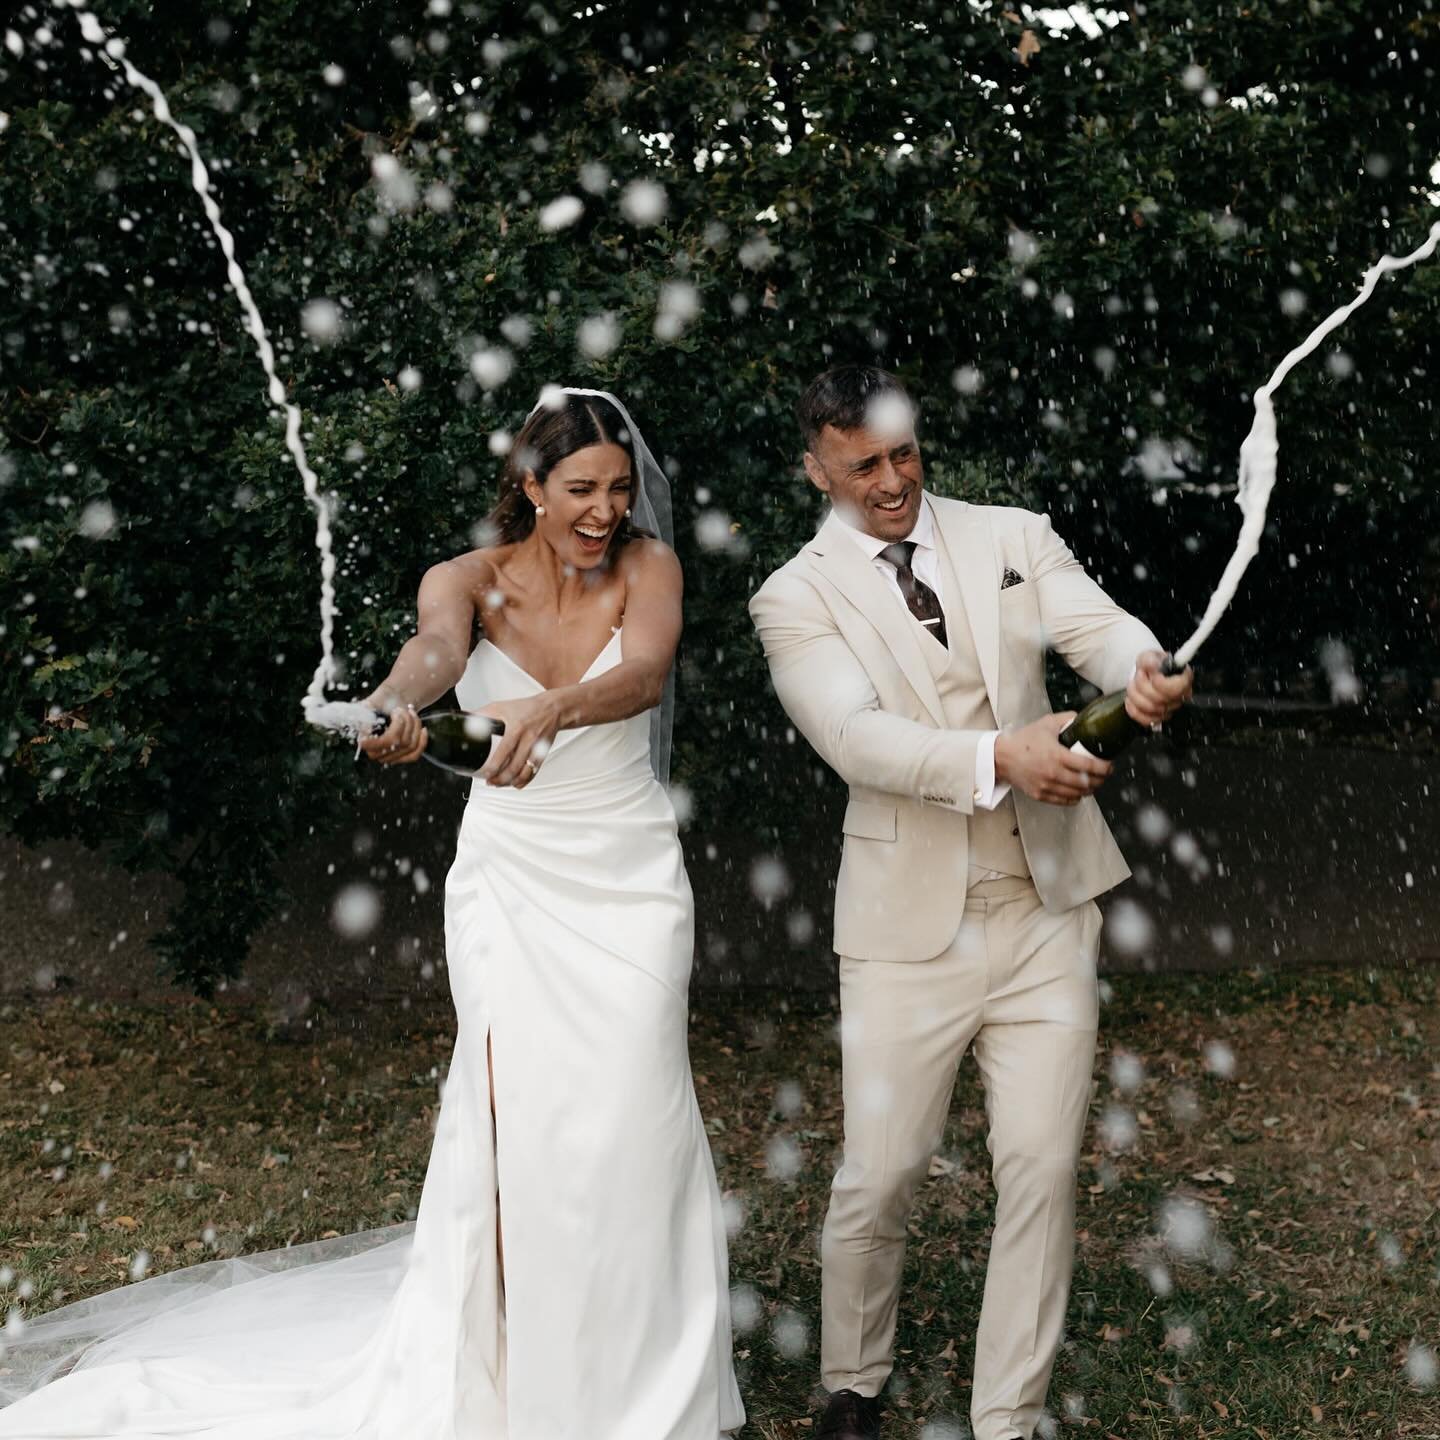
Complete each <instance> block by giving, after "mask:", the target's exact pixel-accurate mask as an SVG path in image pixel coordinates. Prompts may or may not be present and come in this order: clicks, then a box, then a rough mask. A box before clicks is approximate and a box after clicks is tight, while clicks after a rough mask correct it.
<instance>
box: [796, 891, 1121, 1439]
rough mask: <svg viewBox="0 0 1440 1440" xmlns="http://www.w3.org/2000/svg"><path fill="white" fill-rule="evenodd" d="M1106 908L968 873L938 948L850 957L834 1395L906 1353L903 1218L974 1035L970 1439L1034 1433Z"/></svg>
mask: <svg viewBox="0 0 1440 1440" xmlns="http://www.w3.org/2000/svg"><path fill="white" fill-rule="evenodd" d="M1099 938H1100V911H1099V909H1098V907H1097V906H1096V905H1094V904H1093V903H1088V902H1087V903H1086V904H1084V905H1080V906H1077V907H1076V908H1075V909H1073V910H1069V911H1066V912H1064V913H1063V914H1059V915H1053V914H1051V913H1049V912H1048V911H1047V910H1045V909H1044V907H1043V906H1042V905H1041V904H1040V901H1039V898H1038V896H1037V895H1036V894H1035V889H1034V887H1033V886H1032V885H1031V884H1030V882H1029V881H1028V880H1009V879H1001V880H991V881H987V882H984V883H982V884H979V885H976V886H973V887H972V888H971V890H970V892H969V894H968V896H967V898H966V904H965V913H964V918H963V920H962V922H961V925H960V931H959V934H958V935H957V936H956V938H955V940H954V943H953V944H951V946H950V948H949V949H948V950H946V951H944V952H943V953H942V954H940V955H938V956H936V957H935V958H934V959H933V960H921V961H906V962H886V961H878V960H853V959H847V958H844V957H842V958H841V961H840V1008H841V1021H840V1035H841V1056H842V1063H843V1066H844V1098H845V1153H844V1162H843V1163H842V1165H841V1167H840V1170H839V1172H838V1173H837V1174H836V1176H835V1181H834V1185H833V1187H832V1190H831V1196H830V1209H829V1213H828V1214H827V1215H826V1217H825V1229H824V1233H823V1236H822V1239H821V1259H822V1265H823V1271H822V1300H821V1312H822V1313H821V1341H820V1350H821V1356H820V1359H821V1369H822V1376H823V1379H824V1383H825V1386H826V1388H827V1389H828V1390H832V1391H833V1390H840V1389H844V1388H849V1389H852V1390H856V1391H858V1392H859V1393H860V1394H862V1395H876V1394H878V1393H879V1392H880V1390H881V1388H882V1387H883V1386H884V1384H885V1381H886V1379H887V1378H888V1376H889V1374H890V1371H891V1368H892V1364H893V1356H894V1343H895V1320H896V1314H897V1312H898V1308H899V1300H900V1273H901V1269H902V1267H903V1264H904V1259H905V1226H906V1220H907V1218H908V1217H909V1214H910V1210H911V1205H912V1202H913V1200H914V1197H915V1192H916V1189H917V1188H918V1187H919V1185H920V1183H921V1181H922V1180H923V1179H924V1178H925V1176H926V1174H927V1173H928V1170H929V1164H930V1157H931V1155H932V1154H933V1153H934V1150H935V1148H936V1146H937V1145H938V1144H939V1142H940V1139H941V1134H942V1131H943V1128H944V1124H945V1118H946V1115H947V1113H948V1112H949V1109H950V1101H951V1097H952V1095H953V1093H954V1089H955V1074H956V1069H957V1067H958V1065H959V1063H960V1059H961V1057H962V1056H963V1055H964V1053H965V1051H966V1049H967V1047H969V1046H970V1045H972V1044H973V1045H974V1048H975V1059H976V1063H977V1064H978V1065H979V1067H980V1074H981V1078H982V1080H983V1082H984V1086H985V1108H986V1114H987V1117H988V1121H989V1128H988V1133H987V1136H986V1143H987V1145H988V1147H989V1150H990V1159H991V1174H992V1176H993V1178H994V1183H995V1189H996V1211H995V1231H994V1236H993V1239H992V1241H991V1247H990V1263H989V1267H988V1269H987V1272H986V1276H985V1299H984V1303H983V1304H982V1306H981V1310H980V1323H979V1328H978V1330H977V1333H976V1344H975V1383H974V1390H973V1392H972V1403H971V1423H972V1425H973V1427H974V1431H975V1440H1014V1437H1023V1440H1028V1437H1029V1436H1030V1435H1031V1433H1032V1432H1033V1430H1034V1427H1035V1424H1036V1421H1037V1420H1038V1418H1039V1416H1040V1412H1041V1410H1042V1408H1043V1406H1044V1403H1045V1392H1046V1389H1047V1387H1048V1385H1049V1383H1050V1371H1051V1367H1052V1366H1053V1365H1054V1362H1055V1352H1056V1350H1057V1349H1058V1348H1059V1345H1060V1339H1061V1332H1062V1329H1063V1326H1064V1320H1065V1305H1066V1300H1067V1297H1068V1293H1069V1288H1070V1273H1071V1268H1072V1265H1073V1262H1074V1250H1075V1180H1076V1164H1077V1161H1078V1159H1079V1153H1080V1143H1081V1139H1082V1136H1083V1133H1084V1129H1085V1116H1086V1111H1087V1109H1088V1104H1089V1094H1090V1075H1091V1069H1092V1067H1093V1064H1094V1055H1095V1033H1096V1026H1097V1021H1098V1008H1099V1007H1098V996H1097V989H1096V982H1095V959H1096V951H1097V948H1098V944H1099Z"/></svg>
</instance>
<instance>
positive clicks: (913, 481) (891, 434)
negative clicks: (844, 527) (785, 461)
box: [805, 423, 925, 544]
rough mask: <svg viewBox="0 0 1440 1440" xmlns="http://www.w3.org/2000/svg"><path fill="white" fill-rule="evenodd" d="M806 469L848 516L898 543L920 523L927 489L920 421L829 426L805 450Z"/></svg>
mask: <svg viewBox="0 0 1440 1440" xmlns="http://www.w3.org/2000/svg"><path fill="white" fill-rule="evenodd" d="M805 473H806V474H807V475H808V476H809V477H810V480H811V483H812V484H814V485H815V486H816V488H817V489H820V490H823V491H824V492H825V493H826V494H827V495H828V496H829V497H830V501H831V503H832V504H833V505H834V506H835V508H836V509H837V510H839V511H840V512H841V515H842V517H843V518H844V519H846V520H848V521H849V522H850V524H852V525H854V526H856V527H857V528H858V529H861V530H864V531H865V532H866V533H867V534H869V535H873V536H874V537H875V538H876V539H877V540H884V541H885V542H886V543H887V544H893V543H894V542H895V541H897V540H903V539H904V538H905V537H906V536H907V535H908V534H909V533H910V532H911V531H912V530H913V529H914V528H915V521H916V519H917V518H918V516H919V514H920V497H921V495H922V494H923V493H924V489H925V472H924V467H923V466H922V465H921V463H920V446H919V444H918V443H917V441H916V439H915V429H914V425H913V423H912V424H908V425H904V426H895V425H888V424H887V425H886V426H885V427H884V428H883V429H874V430H872V429H870V428H868V427H867V426H861V427H859V428H858V429H855V430H837V429H836V428H835V426H833V425H826V426H825V427H824V428H823V429H822V430H821V431H820V433H819V434H818V435H817V436H816V437H815V439H814V440H813V441H812V442H811V446H810V448H809V449H808V450H807V451H806V452H805Z"/></svg>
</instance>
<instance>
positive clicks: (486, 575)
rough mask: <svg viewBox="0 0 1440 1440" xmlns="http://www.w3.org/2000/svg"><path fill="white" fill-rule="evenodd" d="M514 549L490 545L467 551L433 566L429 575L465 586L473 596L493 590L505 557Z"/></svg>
mask: <svg viewBox="0 0 1440 1440" xmlns="http://www.w3.org/2000/svg"><path fill="white" fill-rule="evenodd" d="M514 548H515V547H514V546H513V545H490V546H486V547H485V548H484V549H481V550H467V551H466V552H465V553H464V554H463V555H456V556H453V557H452V558H451V559H449V560H442V561H440V562H439V564H437V565H432V566H431V567H430V570H429V572H428V574H429V575H435V576H437V577H443V579H444V581H445V582H446V583H448V584H450V585H456V586H464V588H465V589H467V590H469V591H470V592H471V593H472V594H474V593H477V592H480V591H485V590H491V589H493V588H494V587H495V585H496V584H497V582H498V581H499V579H500V572H501V570H502V569H503V568H504V564H505V557H506V556H507V555H508V554H509V553H510V551H511V550H513V549H514Z"/></svg>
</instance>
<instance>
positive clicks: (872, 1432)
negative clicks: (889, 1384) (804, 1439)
mask: <svg viewBox="0 0 1440 1440" xmlns="http://www.w3.org/2000/svg"><path fill="white" fill-rule="evenodd" d="M815 1440H880V1402H879V1401H878V1400H872V1399H871V1398H870V1397H869V1396H868V1395H857V1394H856V1393H855V1392H854V1391H853V1390H837V1391H836V1392H835V1393H834V1394H833V1395H832V1396H831V1397H830V1401H829V1403H828V1404H827V1405H826V1406H825V1413H824V1414H823V1415H822V1416H821V1417H820V1424H819V1426H818V1427H817V1428H816V1431H815Z"/></svg>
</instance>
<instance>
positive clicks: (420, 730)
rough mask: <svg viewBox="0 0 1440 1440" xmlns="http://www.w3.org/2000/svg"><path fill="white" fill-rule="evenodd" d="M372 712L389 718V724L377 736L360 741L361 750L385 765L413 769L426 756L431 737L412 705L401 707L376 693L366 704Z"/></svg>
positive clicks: (381, 693)
mask: <svg viewBox="0 0 1440 1440" xmlns="http://www.w3.org/2000/svg"><path fill="white" fill-rule="evenodd" d="M365 704H367V705H368V706H369V707H370V708H371V709H372V710H378V711H379V712H380V713H381V714H382V715H388V716H389V717H390V723H389V724H388V725H387V726H386V727H385V729H384V730H382V731H381V732H380V734H378V735H366V736H363V737H362V738H361V740H360V750H361V752H362V753H363V754H365V755H368V756H369V757H370V758H371V759H372V760H378V761H379V762H380V763H381V764H382V765H410V764H413V763H414V762H415V761H416V760H418V759H419V758H420V757H421V755H423V754H424V753H425V744H426V742H427V741H428V740H429V738H430V737H429V736H428V735H427V734H426V733H425V727H424V726H423V725H422V724H421V723H420V717H419V716H418V715H417V714H416V713H415V707H414V706H413V705H402V704H398V703H397V702H395V701H394V700H391V699H390V698H389V697H387V696H386V695H385V694H384V693H383V692H381V691H379V690H377V691H376V692H375V694H374V695H372V696H370V697H369V699H367V700H366V701H365Z"/></svg>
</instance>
